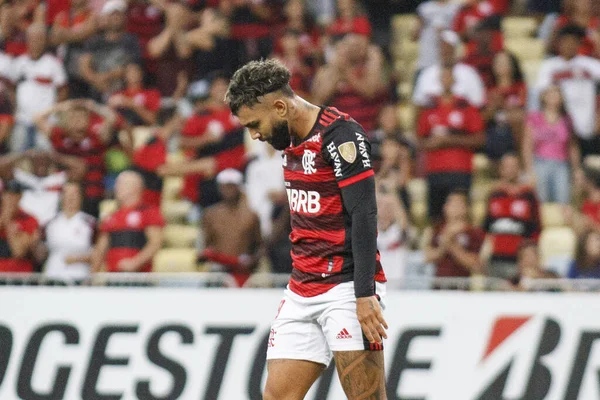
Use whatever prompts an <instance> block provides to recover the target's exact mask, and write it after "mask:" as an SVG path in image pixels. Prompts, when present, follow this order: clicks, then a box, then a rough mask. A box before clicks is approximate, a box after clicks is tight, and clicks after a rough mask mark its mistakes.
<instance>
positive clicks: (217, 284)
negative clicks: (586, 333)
mask: <svg viewBox="0 0 600 400" xmlns="http://www.w3.org/2000/svg"><path fill="white" fill-rule="evenodd" d="M289 277H290V276H289V274H271V273H262V272H261V273H256V274H253V275H252V276H251V277H250V278H249V279H248V281H247V282H246V283H245V285H244V286H243V287H244V288H285V287H286V285H287V283H288V280H289ZM0 286H111V287H119V286H120V287H170V288H182V287H185V288H236V287H238V286H237V284H236V281H235V279H233V278H232V277H231V276H230V275H229V274H227V273H222V272H194V273H173V274H170V273H98V274H92V275H90V277H89V278H88V279H86V280H83V281H69V280H59V279H54V278H51V277H48V276H46V275H45V274H40V273H36V274H24V273H0ZM387 289H388V291H397V290H413V291H414V290H458V291H496V292H498V291H499V292H502V291H515V290H520V291H528V292H540V291H545V292H571V291H573V292H600V279H522V280H521V282H520V283H519V285H518V286H515V285H513V284H511V283H510V282H508V281H506V280H503V279H498V278H487V277H471V278H436V277H426V276H422V277H408V278H406V279H404V280H402V281H397V282H393V281H391V282H388V285H387Z"/></svg>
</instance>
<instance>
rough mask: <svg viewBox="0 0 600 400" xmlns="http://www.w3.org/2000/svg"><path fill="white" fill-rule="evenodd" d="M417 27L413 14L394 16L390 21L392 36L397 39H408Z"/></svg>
mask: <svg viewBox="0 0 600 400" xmlns="http://www.w3.org/2000/svg"><path fill="white" fill-rule="evenodd" d="M418 25H419V18H418V17H417V16H416V15H415V14H404V15H396V16H394V17H393V19H392V27H393V31H394V35H395V36H396V38H398V39H404V38H410V37H411V36H412V34H413V32H414V31H415V30H416V29H417V27H418Z"/></svg>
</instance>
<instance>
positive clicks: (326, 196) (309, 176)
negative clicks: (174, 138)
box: [283, 107, 385, 297]
mask: <svg viewBox="0 0 600 400" xmlns="http://www.w3.org/2000/svg"><path fill="white" fill-rule="evenodd" d="M370 151H371V149H370V144H369V141H368V139H367V136H366V134H365V132H364V130H363V129H362V127H361V126H360V125H359V124H358V123H356V121H354V120H353V119H351V118H350V117H349V116H348V115H347V114H344V113H341V112H339V111H338V110H337V109H335V108H332V107H328V108H324V109H322V110H321V112H320V113H319V117H318V119H317V122H316V123H315V125H314V127H313V129H312V130H311V132H310V133H309V134H308V135H307V136H306V137H305V138H304V139H303V140H302V141H301V142H300V143H292V145H291V146H290V147H288V148H287V149H286V150H285V151H284V153H283V168H284V177H285V186H286V191H287V195H288V200H289V204H290V214H291V225H292V233H291V235H290V240H291V242H292V252H291V254H292V265H293V270H292V276H291V280H290V285H289V287H290V289H291V290H292V291H293V292H294V293H297V294H299V295H300V296H304V297H311V296H316V295H319V294H322V293H325V292H327V291H328V290H329V289H331V288H332V287H334V286H336V285H338V284H340V283H342V282H349V281H352V280H353V278H354V261H353V254H352V241H351V232H352V229H360V227H353V226H352V219H351V216H350V214H349V213H348V211H347V210H345V208H344V205H343V202H342V194H341V188H343V187H345V186H349V185H352V184H353V183H356V182H358V181H361V180H363V179H367V178H369V177H371V176H373V175H374V172H373V168H372V166H371V155H370ZM375 280H376V281H378V282H385V274H384V273H383V269H382V267H381V263H380V262H379V253H377V273H376V275H375Z"/></svg>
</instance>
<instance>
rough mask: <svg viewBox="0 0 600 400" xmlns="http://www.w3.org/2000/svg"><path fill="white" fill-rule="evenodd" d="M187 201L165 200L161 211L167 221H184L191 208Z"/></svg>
mask: <svg viewBox="0 0 600 400" xmlns="http://www.w3.org/2000/svg"><path fill="white" fill-rule="evenodd" d="M191 207H192V206H191V204H190V203H188V202H187V201H180V200H169V201H163V203H162V207H161V211H162V213H163V216H164V217H165V219H166V220H167V223H179V222H184V221H185V219H186V217H187V215H188V213H189V212H190V209H191Z"/></svg>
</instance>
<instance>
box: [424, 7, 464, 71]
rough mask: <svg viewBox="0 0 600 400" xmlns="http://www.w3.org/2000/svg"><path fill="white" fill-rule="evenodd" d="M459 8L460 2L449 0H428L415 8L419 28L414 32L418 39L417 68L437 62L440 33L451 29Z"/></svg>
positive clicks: (438, 60) (438, 58)
mask: <svg viewBox="0 0 600 400" xmlns="http://www.w3.org/2000/svg"><path fill="white" fill-rule="evenodd" d="M459 8H460V4H457V3H455V2H453V1H450V0H428V1H425V2H423V3H421V4H420V5H419V7H418V8H417V14H418V16H419V28H418V30H417V31H416V32H415V33H416V36H417V37H416V38H418V39H419V59H418V60H417V69H418V70H422V69H423V68H427V67H431V66H432V65H436V64H439V62H440V49H439V46H440V43H439V42H440V34H441V33H442V32H443V31H445V30H448V29H451V25H452V21H453V20H454V16H455V15H456V13H457V12H458V9H459ZM416 38H415V39H416Z"/></svg>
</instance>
